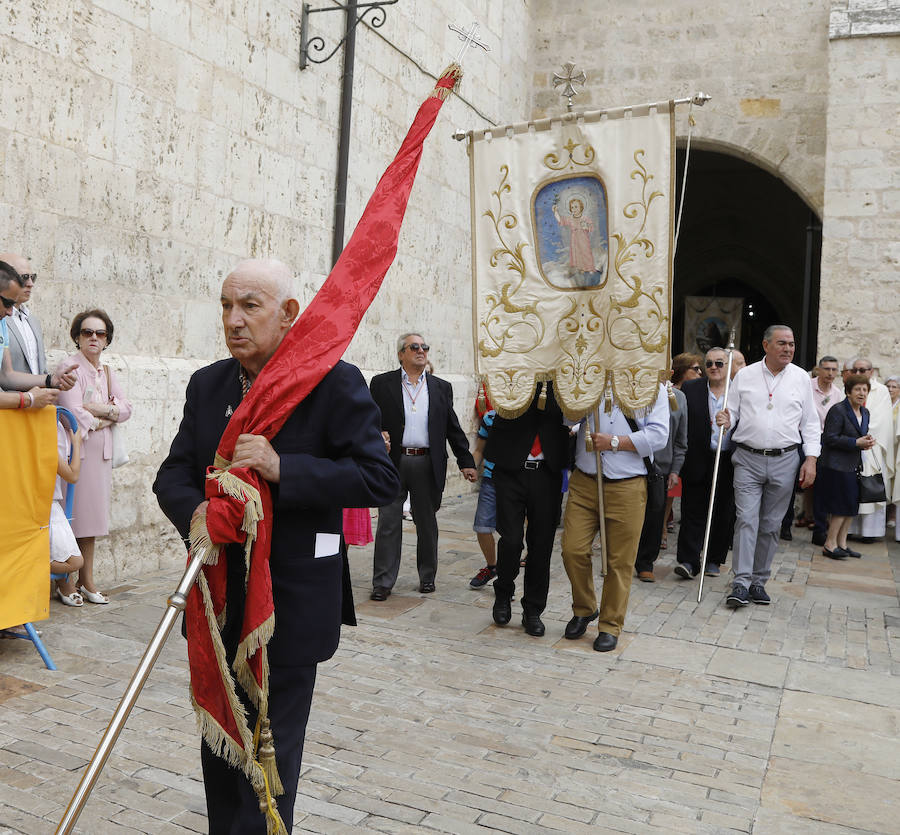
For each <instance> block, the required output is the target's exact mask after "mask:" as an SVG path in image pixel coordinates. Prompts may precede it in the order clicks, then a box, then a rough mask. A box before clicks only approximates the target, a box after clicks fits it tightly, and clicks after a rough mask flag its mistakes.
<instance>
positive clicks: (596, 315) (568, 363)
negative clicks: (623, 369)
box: [556, 296, 606, 398]
mask: <svg viewBox="0 0 900 835" xmlns="http://www.w3.org/2000/svg"><path fill="white" fill-rule="evenodd" d="M595 301H597V297H596V296H592V297H590V298H589V299H588V300H587V302H586V303H585V302H584V301H576V300H574V299H573V300H572V302H571V305H570V306H569V309H568V310H567V311H566V313H565V315H564V316H563V317H562V318H561V319H560V320H559V322H558V323H557V326H556V335H557V338H558V339H559V347H560V349H561V350H562V352H563V353H564V354H565V355H566V359H564V360H563V361H562V362H561V363H560V364H559V367H558V369H557V378H558V380H559V382H560V383H566V384H567V386H568V387H571V390H572V394H574V395H575V397H576V398H581V397H582V396H583V395H585V394H588V393H589V392H590V391H591V390H593V389H595V388H596V387H597V383H598V382H602V381H603V379H604V378H605V375H606V371H605V370H604V368H603V365H602V362H601V360H600V359H595V358H596V357H597V354H599V353H600V350H601V349H602V347H603V344H604V343H605V341H606V334H605V322H604V321H603V317H602V315H601V314H600V312H599V311H598V310H597V309H596V307H595V306H594V303H595ZM576 334H577V335H576ZM573 336H574V337H575V338H574V339H572V337H573ZM589 348H593V350H592V351H590V352H589V353H588V349H589Z"/></svg>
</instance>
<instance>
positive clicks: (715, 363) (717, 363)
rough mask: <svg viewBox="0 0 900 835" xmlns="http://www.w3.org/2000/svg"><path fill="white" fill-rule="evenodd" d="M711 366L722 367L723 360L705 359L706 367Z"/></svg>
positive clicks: (723, 365)
mask: <svg viewBox="0 0 900 835" xmlns="http://www.w3.org/2000/svg"><path fill="white" fill-rule="evenodd" d="M713 366H715V367H716V368H724V367H725V360H707V361H706V367H707V368H712V367H713Z"/></svg>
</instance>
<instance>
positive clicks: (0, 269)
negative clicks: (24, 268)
mask: <svg viewBox="0 0 900 835" xmlns="http://www.w3.org/2000/svg"><path fill="white" fill-rule="evenodd" d="M13 282H15V283H16V284H18V285H19V287H24V286H25V282H24V281H22V276H20V275H19V271H18V270H17V269H16V268H15V267H14V266H12V264H7V263H6V261H0V287H2V288H3V289H4V290H5V289H6V288H7V287H9V285H10V284H12V283H13Z"/></svg>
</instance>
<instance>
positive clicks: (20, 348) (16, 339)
mask: <svg viewBox="0 0 900 835" xmlns="http://www.w3.org/2000/svg"><path fill="white" fill-rule="evenodd" d="M7 321H8V322H9V358H10V360H11V361H12V367H13V371H22V372H24V373H25V374H31V373H32V371H31V368H29V366H28V360H27V359H25V343H24V342H22V337H21V336H20V335H19V328H20V327H21V326H20V324H19V322H17V321H14V320H13V318H12V316H10V317H9V319H8V320H7ZM25 321H26V322H28V324H29V325H31V332H32V333H33V334H34V338H35V340H37V355H38V369H37V371H35V372H34V373H35V374H46V373H47V356H46V354H45V353H44V334H43V333H42V331H41V323H40V322H38V320H37V319H36V318H35V317H34V315H32V314H29V315H28V316H27V317H26V320H25Z"/></svg>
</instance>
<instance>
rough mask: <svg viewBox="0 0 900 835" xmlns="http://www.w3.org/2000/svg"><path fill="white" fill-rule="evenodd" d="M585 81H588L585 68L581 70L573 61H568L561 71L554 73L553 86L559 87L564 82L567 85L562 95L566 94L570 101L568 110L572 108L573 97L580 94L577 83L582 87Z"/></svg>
mask: <svg viewBox="0 0 900 835" xmlns="http://www.w3.org/2000/svg"><path fill="white" fill-rule="evenodd" d="M585 81H587V76H586V75H585V74H584V70H579V69H578V68H577V67H576V66H575V64H574V63H572V62H571V61H567V62H566V63H565V64H563V68H562V72H561V73H558V72H555V73H553V86H554V87H559V86H561V85H563V84H564V85H565V87H563V91H562V93H560V95H561V96H565V97H566V98H567V99H568V103H567V104H566V109H567V110H571V109H572V97H573V96H577V95H578V90H576V89H575V85H576V84H577V85H578V86H579V87H582V86H584V82H585Z"/></svg>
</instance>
